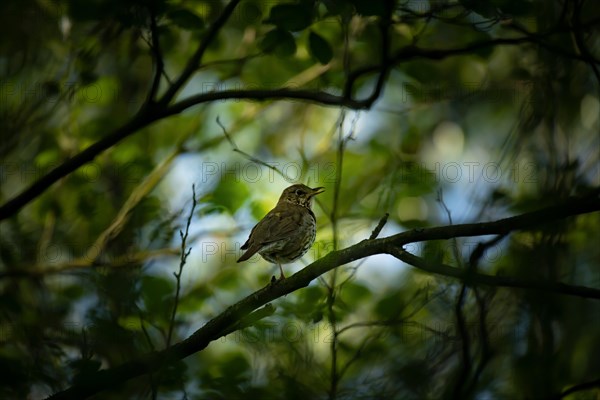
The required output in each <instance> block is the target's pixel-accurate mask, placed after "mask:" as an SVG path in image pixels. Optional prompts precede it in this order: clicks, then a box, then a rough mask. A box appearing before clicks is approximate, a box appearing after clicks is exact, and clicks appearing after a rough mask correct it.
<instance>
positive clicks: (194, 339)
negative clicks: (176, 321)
mask: <svg viewBox="0 0 600 400" xmlns="http://www.w3.org/2000/svg"><path fill="white" fill-rule="evenodd" d="M597 191H598V190H596V191H595V192H594V196H586V197H583V198H571V199H568V200H566V201H564V202H562V203H561V204H558V205H556V206H552V207H547V208H545V209H542V210H538V211H534V212H530V213H526V214H521V215H518V216H515V217H511V218H505V219H502V220H499V221H493V222H483V223H478V224H463V225H452V226H442V227H436V228H430V229H421V230H415V231H409V232H403V233H400V234H398V235H394V236H390V237H387V238H383V239H374V240H363V241H362V242H360V243H357V244H355V245H353V246H350V247H348V248H346V249H343V250H338V251H332V252H331V253H329V254H327V255H326V256H325V257H322V258H320V259H319V260H317V261H315V262H313V263H312V264H310V265H309V266H307V267H306V268H304V269H302V270H301V271H299V272H297V273H296V274H294V275H293V276H291V277H289V278H287V279H285V280H282V281H278V282H277V283H275V284H269V285H267V286H266V287H264V288H262V289H260V290H258V291H256V292H254V293H252V294H250V295H249V296H247V297H246V298H244V299H242V300H240V301H239V302H238V303H236V304H234V305H232V306H230V307H229V308H227V309H226V310H225V311H224V312H223V313H221V314H220V315H218V316H216V317H215V318H213V319H212V320H211V321H209V322H208V323H207V324H206V325H204V326H203V327H201V328H200V329H198V330H197V331H196V332H194V334H192V335H191V336H190V337H189V338H187V339H186V340H184V341H182V342H179V343H176V344H174V345H173V346H171V347H169V348H167V349H165V350H162V351H158V352H151V353H148V354H146V355H144V356H142V357H140V358H137V359H135V360H132V361H130V362H127V363H125V364H122V365H120V366H117V367H114V368H110V369H106V370H101V371H98V372H95V373H92V374H90V375H89V376H88V377H87V379H85V380H82V381H80V382H78V383H76V384H74V385H73V386H71V387H70V388H68V389H66V390H64V391H62V392H59V393H56V394H55V395H53V396H51V399H55V400H56V399H77V400H80V399H84V398H86V397H89V396H91V395H93V394H96V393H98V392H100V391H102V390H105V389H108V388H113V387H115V386H116V385H118V384H120V383H123V382H125V381H127V380H129V379H131V378H134V377H137V376H140V375H143V374H147V373H150V372H153V371H156V370H157V369H159V368H162V367H163V366H164V365H165V364H168V363H171V362H174V361H176V360H180V359H183V358H185V357H187V356H189V355H191V354H194V353H197V352H199V351H201V350H203V349H204V348H206V347H207V346H208V345H209V343H210V342H211V341H213V340H216V339H218V338H219V337H222V336H223V335H226V334H228V333H231V332H232V331H233V330H232V329H234V328H235V326H236V324H238V326H240V325H239V324H240V321H244V318H245V317H247V316H248V315H251V313H252V312H253V311H254V310H256V309H258V308H259V307H262V306H264V305H266V304H267V303H269V302H271V301H273V300H275V299H277V298H280V297H282V296H285V295H287V294H289V293H292V292H294V291H296V290H298V289H301V288H303V287H306V286H308V285H309V283H310V282H311V281H313V280H314V279H316V278H318V277H319V276H321V275H323V274H324V273H326V272H328V271H331V270H332V269H334V268H336V267H339V266H341V265H344V264H347V263H349V262H352V261H355V260H358V259H361V258H364V257H368V256H371V255H375V254H381V253H387V254H391V255H392V256H394V257H396V258H398V259H400V260H402V261H404V262H406V263H408V264H411V265H413V266H415V267H417V268H420V269H422V270H424V271H427V272H430V273H434V274H438V275H443V276H447V277H452V278H458V279H460V280H461V281H463V282H465V281H466V280H467V278H468V280H469V281H470V282H475V283H479V284H482V285H489V286H493V287H512V288H522V289H530V290H540V291H546V292H552V293H558V294H566V295H572V296H579V297H583V298H590V299H600V289H595V288H589V287H583V286H574V285H567V284H564V283H558V282H545V281H539V280H536V281H532V280H521V279H517V278H512V277H505V276H492V275H484V274H479V273H472V274H468V275H467V273H468V271H467V272H465V270H464V269H458V268H453V267H450V266H447V265H443V264H435V265H433V264H429V263H427V262H426V261H425V260H424V259H422V258H419V257H417V256H414V255H412V254H410V253H408V252H406V251H404V250H402V249H401V248H400V247H399V246H401V245H402V244H406V243H410V242H415V241H424V240H433V239H448V238H452V237H457V236H479V235H490V234H503V233H506V232H511V231H516V230H523V229H528V228H531V227H533V226H536V225H543V224H547V223H550V222H553V221H557V220H561V219H564V218H567V217H571V216H575V215H581V214H586V213H591V212H594V211H600V200H599V199H598V198H597ZM256 312H260V310H259V311H256ZM267 314H268V313H267ZM232 327H234V328H232Z"/></svg>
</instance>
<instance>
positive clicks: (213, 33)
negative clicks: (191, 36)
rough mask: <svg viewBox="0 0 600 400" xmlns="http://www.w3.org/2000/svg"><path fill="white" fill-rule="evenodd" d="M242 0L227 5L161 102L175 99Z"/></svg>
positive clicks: (165, 103) (166, 102)
mask: <svg viewBox="0 0 600 400" xmlns="http://www.w3.org/2000/svg"><path fill="white" fill-rule="evenodd" d="M239 2H240V0H231V1H230V2H229V4H227V6H226V7H225V9H224V10H223V12H222V13H221V15H219V18H217V20H216V21H215V22H214V23H213V24H212V25H211V27H210V29H209V30H208V31H207V33H206V35H205V36H204V38H203V39H202V40H201V41H200V45H199V46H198V48H197V49H196V51H195V52H194V54H193V55H192V57H191V58H190V59H189V60H188V62H187V65H186V66H185V68H184V70H183V71H182V72H181V75H179V77H178V78H177V79H176V80H175V82H173V84H172V85H171V86H170V87H169V89H168V90H167V92H166V93H165V94H164V96H163V97H162V98H161V99H160V100H159V102H160V103H161V104H162V105H164V106H166V105H167V104H169V103H170V102H171V100H173V98H174V97H175V95H176V94H177V92H179V90H180V89H181V88H182V86H183V85H184V84H185V83H186V82H187V81H188V79H189V78H190V76H192V74H193V73H194V72H195V71H196V70H197V69H198V67H199V66H200V61H202V57H203V56H204V53H205V52H206V50H207V49H208V46H210V44H211V43H212V42H213V40H214V39H215V38H216V37H217V34H218V33H219V31H220V30H221V28H222V27H223V25H225V22H227V20H228V19H229V17H231V14H233V10H235V8H236V7H237V5H238V4H239Z"/></svg>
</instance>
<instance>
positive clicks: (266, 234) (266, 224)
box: [237, 184, 325, 280]
mask: <svg viewBox="0 0 600 400" xmlns="http://www.w3.org/2000/svg"><path fill="white" fill-rule="evenodd" d="M324 190H325V189H324V188H322V187H317V188H314V189H311V188H309V187H308V186H306V185H302V184H297V185H292V186H290V187H288V188H287V189H285V190H284V191H283V193H282V194H281V197H279V201H278V202H277V205H276V206H275V208H274V209H272V210H271V211H269V213H268V214H267V215H265V217H264V218H263V219H261V220H260V222H259V223H258V224H256V226H255V227H254V228H252V231H251V232H250V237H249V238H248V240H247V241H246V243H244V245H243V246H242V247H241V249H242V250H246V251H245V252H244V254H242V256H241V257H240V258H239V260H237V262H242V261H246V260H247V259H249V258H250V257H252V256H253V255H254V254H256V253H258V254H260V255H261V256H262V258H264V259H265V260H267V261H270V262H272V263H275V264H277V266H279V271H281V276H280V277H279V279H280V280H281V279H284V278H285V276H284V275H283V268H281V264H288V263H291V262H294V261H296V260H297V259H299V258H300V257H302V256H303V255H304V254H305V253H306V252H307V251H308V249H309V248H310V247H311V246H312V244H313V243H314V241H315V236H316V230H317V222H316V219H315V214H313V212H312V210H311V205H312V204H311V203H312V198H313V197H314V196H315V195H317V194H319V193H322V192H323V191H324Z"/></svg>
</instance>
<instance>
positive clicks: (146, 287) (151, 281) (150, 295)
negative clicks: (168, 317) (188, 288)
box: [141, 275, 175, 316]
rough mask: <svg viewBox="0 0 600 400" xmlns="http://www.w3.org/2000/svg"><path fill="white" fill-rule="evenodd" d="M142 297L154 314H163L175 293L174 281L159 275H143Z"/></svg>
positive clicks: (149, 310) (147, 308)
mask: <svg viewBox="0 0 600 400" xmlns="http://www.w3.org/2000/svg"><path fill="white" fill-rule="evenodd" d="M141 285H142V290H141V291H142V298H143V299H144V304H145V305H146V310H147V311H148V312H149V313H150V314H153V315H154V316H156V315H160V314H163V313H164V312H165V311H166V310H167V309H169V306H168V301H166V300H168V299H169V298H170V297H171V296H173V295H174V294H175V290H174V287H173V286H174V282H171V281H170V280H167V279H166V278H159V277H157V276H150V275H147V276H143V277H142V279H141Z"/></svg>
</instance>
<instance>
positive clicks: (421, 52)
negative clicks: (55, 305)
mask: <svg viewBox="0 0 600 400" xmlns="http://www.w3.org/2000/svg"><path fill="white" fill-rule="evenodd" d="M237 2H238V1H237V0H236V1H232V2H231V3H229V4H228V6H227V10H225V11H228V10H229V7H231V11H232V10H233V7H235V4H237ZM225 11H224V12H223V14H222V15H221V17H220V19H219V20H218V21H217V22H215V25H213V28H216V27H217V26H219V25H218V23H219V22H220V23H221V24H224V23H225V20H226V12H225ZM221 18H223V19H221ZM211 32H212V29H211ZM214 35H216V32H214V33H211V34H210V35H207V36H206V37H205V40H204V41H203V42H202V45H201V46H200V47H199V49H198V51H197V52H196V53H195V55H194V56H193V57H192V59H191V60H190V62H189V63H188V67H187V68H186V69H185V70H184V72H182V74H181V75H180V76H179V78H178V79H177V81H175V82H174V83H173V85H171V86H170V88H169V90H168V91H167V93H165V95H164V96H163V97H162V98H161V100H160V101H159V104H155V103H148V102H147V103H145V104H144V106H142V108H141V109H140V110H139V111H138V113H137V114H136V115H135V116H133V117H132V118H131V120H130V121H128V122H127V123H125V124H124V125H123V126H121V127H119V128H117V129H116V130H115V131H113V132H112V133H110V134H109V135H108V136H106V137H104V138H102V139H100V140H98V141H97V142H96V143H94V144H92V145H91V146H90V147H88V148H86V149H85V150H83V151H82V152H80V153H79V154H77V155H75V156H73V157H72V158H69V159H67V160H66V161H65V162H63V163H62V164H61V165H59V166H58V167H56V168H54V169H53V170H51V171H50V172H48V173H47V174H46V175H44V176H43V177H41V178H40V179H39V180H37V181H36V182H34V183H33V184H31V185H30V186H29V187H28V188H27V189H25V190H24V191H23V192H21V193H20V194H18V195H17V196H15V197H14V198H12V199H11V200H9V201H7V202H6V203H4V204H3V205H2V206H1V207H0V221H2V220H4V219H6V218H9V217H11V216H13V215H15V214H16V213H17V212H18V211H19V210H20V209H21V208H22V207H24V206H25V205H27V204H28V203H30V202H31V201H33V200H34V199H36V198H37V197H38V196H39V195H41V194H42V193H43V192H45V191H46V190H47V189H48V188H49V187H50V186H51V185H53V184H54V183H56V182H57V181H58V180H59V179H61V178H63V177H65V176H67V175H69V174H70V173H72V172H73V171H75V170H77V169H78V168H79V167H81V166H82V165H84V164H87V163H88V162H91V161H93V160H94V159H95V158H96V157H97V156H98V155H99V154H100V153H102V152H103V151H105V150H107V149H109V148H110V147H112V146H114V145H115V144H117V143H118V142H120V141H121V140H123V139H125V138H127V137H128V136H130V135H132V134H134V133H136V132H137V131H138V130H140V129H142V128H145V127H147V126H148V125H150V124H152V123H153V122H155V121H157V120H160V119H163V118H166V117H169V116H172V115H176V114H179V113H181V112H182V111H184V110H186V109H188V108H190V107H192V106H195V105H198V104H202V103H206V102H211V101H216V100H227V99H236V100H257V101H265V100H303V101H307V102H311V103H315V104H321V105H326V106H337V107H348V108H351V109H355V110H363V109H369V108H370V107H371V106H372V104H373V102H374V101H375V100H376V99H374V98H373V96H370V97H369V98H367V99H366V100H362V101H361V100H354V99H352V98H351V96H349V94H350V93H352V86H353V85H354V82H355V81H356V80H357V79H358V78H359V77H360V76H362V75H365V74H368V73H372V72H377V71H383V70H384V67H383V66H382V65H380V64H378V65H374V66H367V67H364V68H359V69H357V70H355V71H353V72H352V73H351V74H350V76H349V77H348V80H347V82H346V83H345V87H344V90H343V92H344V95H343V96H338V95H333V94H330V93H326V92H322V91H311V90H291V89H275V90H224V91H221V92H210V93H200V94H196V95H193V96H190V97H188V98H186V99H183V100H180V101H178V102H176V103H175V104H172V105H171V106H167V104H168V102H166V100H167V99H169V101H170V99H171V98H172V97H173V96H174V95H175V94H176V92H177V91H178V90H179V88H180V87H181V86H182V85H183V83H182V82H180V81H181V79H182V77H184V76H187V77H189V75H191V72H193V71H194V70H195V69H196V68H197V67H198V66H197V61H195V60H200V59H201V57H202V55H203V54H204V52H205V51H206V47H207V46H208V43H209V42H210V40H212V38H213V37H214ZM524 43H534V41H533V39H532V38H529V37H522V38H516V39H510V38H509V39H494V40H487V41H482V42H476V43H472V44H469V45H466V46H464V47H460V48H455V49H422V48H419V47H416V46H407V47H404V48H403V49H402V50H400V51H398V52H397V53H396V54H395V55H393V56H391V57H390V58H389V59H388V64H389V65H388V66H387V67H386V68H391V66H393V65H396V64H398V63H401V62H406V61H409V60H411V59H415V58H425V59H430V60H441V59H444V58H447V57H451V56H457V55H463V54H469V53H472V52H474V51H476V50H481V49H484V48H488V47H493V46H498V45H519V44H524ZM581 58H582V59H584V60H585V61H588V59H587V58H585V57H581ZM188 70H191V72H189V71H188ZM188 72H189V73H188Z"/></svg>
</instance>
